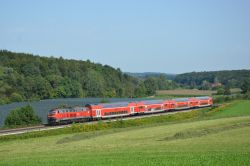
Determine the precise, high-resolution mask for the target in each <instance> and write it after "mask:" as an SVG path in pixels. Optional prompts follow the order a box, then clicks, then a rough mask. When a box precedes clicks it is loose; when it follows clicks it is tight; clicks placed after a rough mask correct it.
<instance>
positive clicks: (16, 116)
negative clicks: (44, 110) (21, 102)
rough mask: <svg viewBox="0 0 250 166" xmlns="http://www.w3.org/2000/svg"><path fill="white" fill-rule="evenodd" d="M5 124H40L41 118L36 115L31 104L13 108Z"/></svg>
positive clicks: (9, 125)
mask: <svg viewBox="0 0 250 166" xmlns="http://www.w3.org/2000/svg"><path fill="white" fill-rule="evenodd" d="M4 123H5V125H6V126H8V127H11V126H27V125H34V124H40V123H41V119H40V118H39V117H38V116H36V115H35V112H34V110H33V108H32V107H31V106H29V105H28V106H25V107H21V108H17V109H14V110H12V111H11V112H10V113H9V115H8V116H7V118H6V120H5V122H4Z"/></svg>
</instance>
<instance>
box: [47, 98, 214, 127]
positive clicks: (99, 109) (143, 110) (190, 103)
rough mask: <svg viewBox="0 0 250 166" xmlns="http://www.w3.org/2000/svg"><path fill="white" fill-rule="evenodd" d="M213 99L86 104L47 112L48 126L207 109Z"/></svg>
mask: <svg viewBox="0 0 250 166" xmlns="http://www.w3.org/2000/svg"><path fill="white" fill-rule="evenodd" d="M212 105H213V98H212V97H209V96H203V97H191V98H176V99H171V100H164V99H160V100H144V101H132V102H114V103H98V104H86V105H85V106H84V107H69V108H54V109H52V110H50V111H49V112H48V115H47V119H48V125H58V124H68V123H73V122H85V121H93V120H100V119H108V118H116V117H126V116H135V115H142V114H150V113H151V114H152V113H159V112H169V111H179V110H184V109H194V108H202V107H209V106H212Z"/></svg>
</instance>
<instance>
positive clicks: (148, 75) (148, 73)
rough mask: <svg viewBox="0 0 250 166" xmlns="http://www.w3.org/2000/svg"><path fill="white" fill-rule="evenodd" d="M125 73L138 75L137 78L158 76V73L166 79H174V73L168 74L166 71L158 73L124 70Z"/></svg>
mask: <svg viewBox="0 0 250 166" xmlns="http://www.w3.org/2000/svg"><path fill="white" fill-rule="evenodd" d="M125 73H126V74H128V75H130V76H133V77H138V78H148V77H158V76H160V75H164V76H165V77H166V79H168V80H174V78H175V76H176V75H175V74H168V73H158V72H143V73H131V72H125Z"/></svg>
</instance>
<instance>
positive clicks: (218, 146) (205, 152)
mask: <svg viewBox="0 0 250 166" xmlns="http://www.w3.org/2000/svg"><path fill="white" fill-rule="evenodd" d="M249 121H250V117H249V116H247V117H233V118H222V119H216V120H203V121H195V122H186V123H177V124H170V125H158V126H151V127H143V128H142V127H135V128H133V129H130V130H125V129H121V130H119V132H110V133H109V132H105V131H102V132H103V133H99V134H98V135H95V137H87V135H86V133H77V134H64V135H57V136H51V137H42V138H32V139H27V140H16V141H11V142H2V143H0V165H28V166H29V165H143V166H144V165H249V164H250V158H249V155H250V140H249V136H250V132H249V131H250V127H249V126H245V125H240V124H244V123H249ZM233 125H234V126H237V127H233V128H230V129H229V128H228V126H233ZM211 128H217V129H220V130H219V131H217V132H216V133H207V134H205V135H199V136H197V134H196V133H195V134H189V136H188V137H185V138H183V137H182V138H179V137H176V138H173V139H171V140H168V139H166V138H168V137H173V136H175V135H176V134H177V133H180V132H184V133H185V132H188V131H201V130H207V129H211ZM223 128H225V130H223ZM92 134H93V133H92ZM65 140H67V141H65Z"/></svg>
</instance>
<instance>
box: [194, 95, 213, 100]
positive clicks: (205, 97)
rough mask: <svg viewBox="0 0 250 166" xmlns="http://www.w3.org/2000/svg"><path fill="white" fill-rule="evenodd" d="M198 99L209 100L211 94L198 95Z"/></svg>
mask: <svg viewBox="0 0 250 166" xmlns="http://www.w3.org/2000/svg"><path fill="white" fill-rule="evenodd" d="M196 98H197V99H200V100H208V99H209V98H210V97H209V96H202V97H196Z"/></svg>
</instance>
